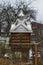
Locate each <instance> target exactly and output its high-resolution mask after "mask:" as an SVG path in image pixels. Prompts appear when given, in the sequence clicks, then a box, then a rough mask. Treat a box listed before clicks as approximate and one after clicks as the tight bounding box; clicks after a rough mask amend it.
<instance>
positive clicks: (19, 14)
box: [18, 9, 24, 17]
mask: <svg viewBox="0 0 43 65" xmlns="http://www.w3.org/2000/svg"><path fill="white" fill-rule="evenodd" d="M18 16H19V17H24V13H23V10H22V9H21V10H20V12H19V13H18Z"/></svg>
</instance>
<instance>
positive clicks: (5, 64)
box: [0, 57, 14, 65]
mask: <svg viewBox="0 0 43 65" xmlns="http://www.w3.org/2000/svg"><path fill="white" fill-rule="evenodd" d="M0 65H14V64H13V62H12V61H11V60H10V59H7V58H2V57H1V58H0Z"/></svg>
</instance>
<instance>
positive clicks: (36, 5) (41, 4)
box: [0, 0, 43, 23]
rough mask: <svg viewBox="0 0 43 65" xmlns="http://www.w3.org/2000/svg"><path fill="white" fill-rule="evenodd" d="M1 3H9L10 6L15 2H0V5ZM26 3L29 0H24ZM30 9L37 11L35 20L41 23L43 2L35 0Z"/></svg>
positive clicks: (10, 0)
mask: <svg viewBox="0 0 43 65" xmlns="http://www.w3.org/2000/svg"><path fill="white" fill-rule="evenodd" d="M2 1H5V2H10V3H11V4H12V5H14V3H15V1H16V0H0V3H3V2H2ZM17 1H19V0H17ZM24 1H26V2H27V3H28V1H29V0H24ZM32 7H34V8H35V9H36V10H38V14H37V20H38V21H39V22H40V21H41V22H42V23H43V0H36V1H34V2H33V3H32Z"/></svg>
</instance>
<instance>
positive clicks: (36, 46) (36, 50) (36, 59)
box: [35, 43, 38, 65]
mask: <svg viewBox="0 0 43 65" xmlns="http://www.w3.org/2000/svg"><path fill="white" fill-rule="evenodd" d="M37 52H38V45H37V43H36V44H35V65H37V64H38V63H37V61H38V56H37Z"/></svg>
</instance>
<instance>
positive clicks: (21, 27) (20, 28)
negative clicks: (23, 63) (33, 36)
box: [10, 23, 32, 33]
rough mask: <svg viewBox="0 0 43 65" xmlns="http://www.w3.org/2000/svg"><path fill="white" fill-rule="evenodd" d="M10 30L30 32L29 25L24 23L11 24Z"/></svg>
mask: <svg viewBox="0 0 43 65" xmlns="http://www.w3.org/2000/svg"><path fill="white" fill-rule="evenodd" d="M10 32H29V33H30V32H32V29H31V25H30V24H29V25H27V26H26V25H25V24H21V23H20V24H18V25H15V24H12V26H11V29H10Z"/></svg>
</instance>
